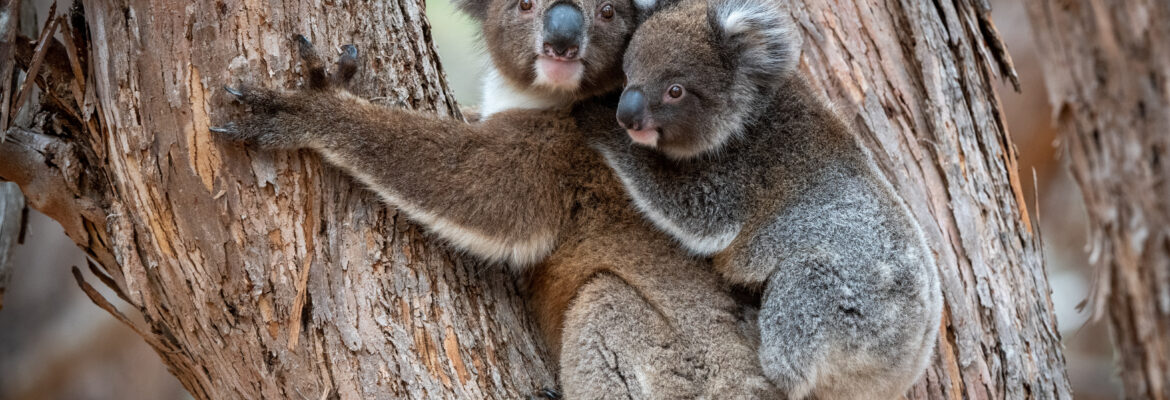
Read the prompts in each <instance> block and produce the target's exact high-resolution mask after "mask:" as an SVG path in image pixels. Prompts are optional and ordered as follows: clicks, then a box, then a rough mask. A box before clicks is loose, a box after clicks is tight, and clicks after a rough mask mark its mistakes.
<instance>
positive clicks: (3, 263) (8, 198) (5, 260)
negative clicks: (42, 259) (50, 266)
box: [0, 182, 25, 309]
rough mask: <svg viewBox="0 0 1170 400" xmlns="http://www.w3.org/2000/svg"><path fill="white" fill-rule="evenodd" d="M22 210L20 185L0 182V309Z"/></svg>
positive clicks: (21, 226) (8, 279) (22, 216)
mask: <svg viewBox="0 0 1170 400" xmlns="http://www.w3.org/2000/svg"><path fill="white" fill-rule="evenodd" d="M24 210H25V208H24V196H21V194H20V187H19V186H16V184H13V183H5V182H0V309H3V308H4V291H5V290H6V289H8V283H9V282H11V280H12V249H13V247H16V243H17V242H18V241H20V234H21V231H23V229H24Z"/></svg>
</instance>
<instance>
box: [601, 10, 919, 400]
mask: <svg viewBox="0 0 1170 400" xmlns="http://www.w3.org/2000/svg"><path fill="white" fill-rule="evenodd" d="M793 29H794V28H793V27H792V26H791V22H790V21H789V20H788V19H787V16H786V15H784V14H783V12H781V11H780V10H778V9H776V8H775V6H774V5H773V3H771V0H711V1H710V2H707V1H704V0H685V1H684V2H682V3H679V4H677V5H676V6H674V7H671V8H668V9H665V10H660V11H658V12H656V13H655V14H654V15H652V16H651V17H650V18H649V19H648V20H647V21H646V22H645V23H644V24H643V25H642V26H641V27H640V28H639V30H638V31H637V32H636V33H635V34H634V37H633V39H632V40H631V43H630V45H629V48H628V50H627V52H626V56H625V57H626V58H625V72H626V74H627V77H628V78H627V79H628V83H627V86H626V88H625V91H624V92H623V94H622V98H621V101H620V102H619V104H618V107H617V111H616V112H617V114H618V119H619V121H620V122H621V123H622V125H624V126H625V127H626V128H627V130H626V131H625V132H623V131H622V130H621V129H610V130H609V131H608V132H603V133H604V134H603V135H601V136H599V137H597V138H595V142H594V145H595V146H596V147H597V148H598V149H599V151H600V152H601V153H602V154H603V155H604V157H605V159H606V160H607V163H608V164H609V165H610V166H611V167H612V168H613V169H614V171H615V172H616V173H617V175H618V176H619V178H620V180H621V181H622V183H623V184H624V185H625V187H626V188H627V190H628V191H629V193H630V195H631V197H633V199H634V201H635V203H636V205H637V207H638V208H639V209H640V210H641V211H642V212H643V214H644V215H646V216H647V218H648V219H649V220H651V221H653V223H654V224H655V225H656V226H658V227H659V228H660V229H661V230H662V231H664V232H666V233H669V234H670V235H671V236H672V237H674V238H675V239H676V240H678V241H679V242H680V243H681V244H682V245H683V246H685V247H686V248H687V249H689V250H690V251H691V252H693V253H694V254H696V255H701V256H714V263H715V268H716V270H717V271H719V272H720V273H721V274H722V275H723V276H724V278H726V279H727V280H729V281H730V282H732V283H735V284H741V285H747V286H754V287H762V290H763V303H762V305H761V308H760V310H759V316H758V318H759V319H758V323H759V329H760V340H761V344H760V350H759V359H760V362H761V364H762V366H763V368H764V371H765V374H766V375H767V376H768V378H769V379H770V380H771V381H772V383H774V384H775V385H776V386H777V387H778V388H779V389H780V390H781V391H782V392H784V393H785V394H786V395H787V396H788V397H789V398H794V399H802V398H817V399H891V398H897V397H899V396H901V395H903V394H904V393H905V392H906V390H907V389H909V387H910V386H911V385H913V384H914V383H915V382H916V381H917V380H918V378H919V376H920V375H921V374H922V372H923V371H924V370H925V368H926V367H927V366H928V364H929V362H930V361H931V359H932V357H933V351H934V347H935V344H936V341H937V335H938V330H939V324H940V319H941V316H942V309H941V308H942V298H941V292H940V289H939V281H938V275H937V274H938V271H937V266H936V264H935V262H934V258H933V256H932V254H931V252H930V249H929V247H928V245H927V244H926V241H925V237H924V234H923V233H922V230H921V228H920V227H919V226H918V224H917V222H916V220H915V219H914V217H913V216H912V214H911V213H910V210H909V208H907V206H906V205H905V203H904V202H903V201H902V199H901V198H900V197H899V196H898V194H897V193H896V192H895V191H894V188H893V186H892V185H891V184H890V183H889V182H888V181H887V180H886V179H885V178H884V176H883V175H882V173H881V172H880V171H879V170H878V168H877V166H876V164H875V163H874V162H873V161H872V159H871V157H870V155H869V153H868V152H867V150H866V149H865V148H864V147H863V146H861V145H860V144H859V143H858V142H857V140H856V138H855V137H854V135H853V133H852V132H851V130H850V128H849V127H848V126H847V125H846V124H845V123H843V121H842V120H841V119H840V118H839V117H838V116H836V115H835V114H834V113H833V112H832V111H830V109H829V108H828V107H826V106H825V105H824V104H823V102H822V101H821V100H820V99H818V98H817V97H816V96H815V94H814V93H813V90H812V89H811V88H810V87H809V86H808V84H807V83H806V82H805V81H804V80H803V78H802V77H801V76H800V75H799V74H797V73H795V65H796V61H797V58H798V55H799V51H798V48H799V46H798V42H797V41H796V39H794V38H793V37H792V35H793V33H792V30H793ZM597 114H602V112H601V111H600V110H595V111H593V112H591V113H588V114H587V115H597ZM597 132H601V131H597ZM631 140H633V141H634V143H633V144H631Z"/></svg>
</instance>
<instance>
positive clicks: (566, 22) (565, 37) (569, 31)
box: [543, 3, 585, 59]
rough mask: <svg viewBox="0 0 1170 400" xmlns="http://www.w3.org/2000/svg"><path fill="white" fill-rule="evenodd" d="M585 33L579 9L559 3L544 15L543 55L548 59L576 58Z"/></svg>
mask: <svg viewBox="0 0 1170 400" xmlns="http://www.w3.org/2000/svg"><path fill="white" fill-rule="evenodd" d="M584 33H585V15H584V14H582V13H581V9H579V8H577V7H576V6H574V5H572V4H568V3H560V4H556V5H554V6H552V8H549V9H548V11H546V12H545V13H544V49H543V51H544V53H545V55H546V56H550V57H564V58H569V59H572V58H577V53H578V50H579V49H580V46H581V38H582V37H583V36H585V35H584Z"/></svg>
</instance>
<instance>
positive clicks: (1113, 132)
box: [1028, 0, 1170, 399]
mask: <svg viewBox="0 0 1170 400" xmlns="http://www.w3.org/2000/svg"><path fill="white" fill-rule="evenodd" d="M1028 14H1029V18H1030V19H1031V21H1032V25H1033V27H1032V29H1033V30H1034V32H1035V35H1036V40H1037V42H1038V46H1039V49H1040V60H1041V63H1042V64H1043V67H1044V76H1045V82H1046V83H1047V84H1048V98H1049V101H1050V102H1051V103H1052V105H1053V110H1056V111H1055V115H1054V117H1055V119H1056V125H1057V128H1058V129H1059V130H1060V131H1061V133H1062V135H1063V138H1064V139H1063V141H1062V142H1063V143H1064V148H1065V151H1067V152H1068V155H1069V166H1070V167H1071V169H1072V174H1073V177H1074V178H1075V179H1076V180H1077V182H1078V183H1079V184H1080V186H1081V191H1082V193H1083V195H1084V198H1085V205H1086V208H1087V209H1088V212H1089V222H1090V226H1091V238H1092V239H1091V243H1092V251H1091V255H1090V261H1091V262H1092V263H1093V265H1094V266H1095V268H1096V269H1097V279H1096V284H1095V287H1094V288H1093V292H1092V297H1091V304H1092V305H1093V315H1094V317H1095V318H1100V317H1102V316H1108V317H1109V326H1110V329H1111V331H1112V333H1113V335H1112V336H1113V340H1114V342H1115V345H1116V349H1117V355H1118V357H1117V360H1118V362H1119V364H1120V370H1121V380H1122V384H1123V386H1124V388H1125V392H1126V396H1127V397H1129V398H1135V399H1170V162H1168V157H1170V154H1168V152H1170V45H1168V44H1167V43H1166V41H1167V39H1168V38H1170V5H1168V4H1167V3H1166V2H1164V1H1127V2H1110V1H1102V0H1071V1H1052V0H1045V1H1036V2H1031V3H1029V7H1028Z"/></svg>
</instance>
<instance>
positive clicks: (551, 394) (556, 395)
mask: <svg viewBox="0 0 1170 400" xmlns="http://www.w3.org/2000/svg"><path fill="white" fill-rule="evenodd" d="M540 395H541V396H542V397H544V398H546V399H549V400H560V399H561V392H560V391H559V390H556V389H553V388H544V389H540Z"/></svg>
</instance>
